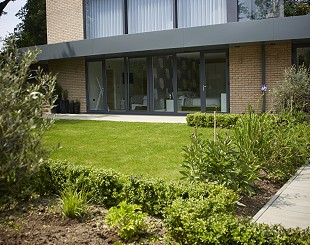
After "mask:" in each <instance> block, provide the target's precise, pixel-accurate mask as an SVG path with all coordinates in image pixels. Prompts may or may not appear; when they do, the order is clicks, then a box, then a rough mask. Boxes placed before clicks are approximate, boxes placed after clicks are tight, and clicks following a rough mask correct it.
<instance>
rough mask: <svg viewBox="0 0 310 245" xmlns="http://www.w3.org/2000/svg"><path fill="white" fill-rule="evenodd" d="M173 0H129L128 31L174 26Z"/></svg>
mask: <svg viewBox="0 0 310 245" xmlns="http://www.w3.org/2000/svg"><path fill="white" fill-rule="evenodd" d="M173 7H174V4H173V0H152V1H150V0H128V33H139V32H149V31H159V30H167V29H172V28H173Z"/></svg>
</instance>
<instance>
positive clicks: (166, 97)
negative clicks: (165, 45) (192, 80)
mask: <svg viewBox="0 0 310 245" xmlns="http://www.w3.org/2000/svg"><path fill="white" fill-rule="evenodd" d="M172 78H173V56H172V55H168V56H155V57H153V89H154V90H153V94H154V108H153V109H154V111H157V112H174V100H173V96H172V94H173V79H172Z"/></svg>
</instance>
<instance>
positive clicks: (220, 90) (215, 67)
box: [203, 52, 227, 112]
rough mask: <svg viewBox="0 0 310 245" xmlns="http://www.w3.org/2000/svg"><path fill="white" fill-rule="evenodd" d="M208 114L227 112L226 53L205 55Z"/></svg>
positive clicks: (204, 87)
mask: <svg viewBox="0 0 310 245" xmlns="http://www.w3.org/2000/svg"><path fill="white" fill-rule="evenodd" d="M205 72H206V73H205V77H206V84H205V85H203V91H204V95H205V96H206V112H213V111H221V112H227V94H226V53H225V52H222V53H209V54H205Z"/></svg>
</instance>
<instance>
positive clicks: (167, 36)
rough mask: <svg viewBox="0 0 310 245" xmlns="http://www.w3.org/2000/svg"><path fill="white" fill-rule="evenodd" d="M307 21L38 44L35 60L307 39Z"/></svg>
mask: <svg viewBox="0 0 310 245" xmlns="http://www.w3.org/2000/svg"><path fill="white" fill-rule="evenodd" d="M309 23H310V15H306V16H296V17H285V18H272V19H265V20H256V21H246V22H231V23H225V24H218V25H209V26H199V27H192V28H180V29H172V30H166V31H156V32H147V33H138V34H127V35H121V36H114V37H104V38H96V39H85V40H81V41H72V42H64V43H56V44H49V45H42V46H38V48H40V49H41V50H42V53H41V54H40V55H39V56H38V61H46V60H55V59H67V58H78V57H96V56H102V55H104V56H113V55H115V56H117V55H120V54H122V55H124V54H128V53H137V52H150V51H152V52H156V51H158V50H161V51H164V50H167V51H168V50H169V51H171V50H182V49H189V48H199V47H204V48H208V47H210V48H212V47H213V48H214V47H217V48H218V47H225V46H228V45H237V44H238V45H240V44H246V43H257V42H273V41H287V40H292V41H296V42H300V40H306V41H310V25H309ZM30 48H33V47H30ZM25 49H28V48H25ZM25 49H23V50H25Z"/></svg>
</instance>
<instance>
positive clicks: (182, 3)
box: [177, 0, 227, 28]
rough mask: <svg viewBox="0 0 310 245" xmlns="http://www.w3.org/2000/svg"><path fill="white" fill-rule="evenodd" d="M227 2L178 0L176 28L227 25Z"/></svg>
mask: <svg viewBox="0 0 310 245" xmlns="http://www.w3.org/2000/svg"><path fill="white" fill-rule="evenodd" d="M226 1H227V0H191V1H189V0H178V11H177V12H178V27H179V28H182V27H193V26H204V25H214V24H221V23H227V6H226Z"/></svg>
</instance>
